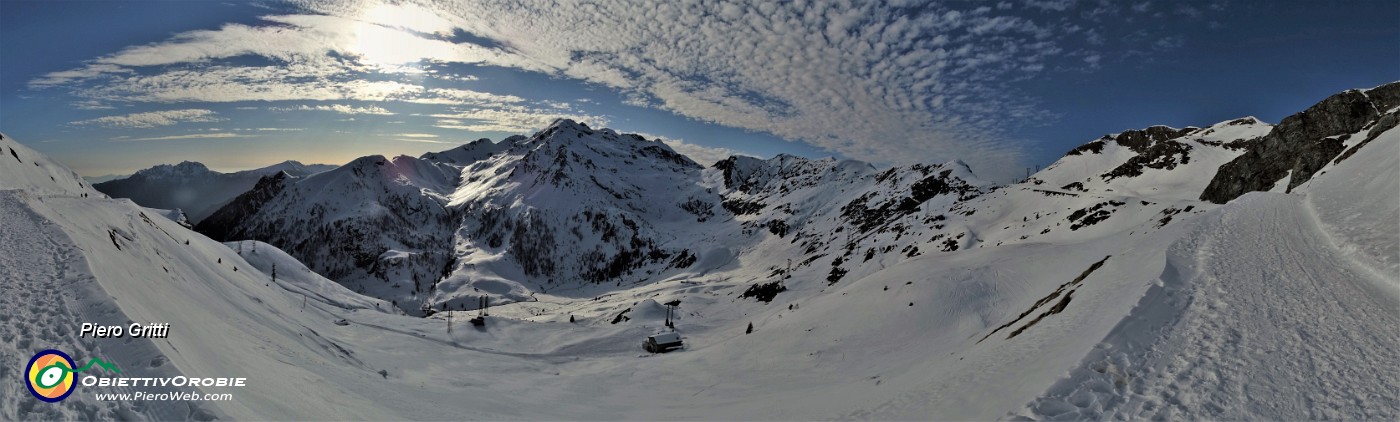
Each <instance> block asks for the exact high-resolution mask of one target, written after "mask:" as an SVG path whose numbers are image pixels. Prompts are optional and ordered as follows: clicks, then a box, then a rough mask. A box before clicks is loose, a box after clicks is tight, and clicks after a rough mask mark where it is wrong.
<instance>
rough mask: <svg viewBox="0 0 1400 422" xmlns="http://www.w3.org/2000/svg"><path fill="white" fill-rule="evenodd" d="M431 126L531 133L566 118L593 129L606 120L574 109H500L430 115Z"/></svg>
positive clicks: (477, 130) (464, 110)
mask: <svg viewBox="0 0 1400 422" xmlns="http://www.w3.org/2000/svg"><path fill="white" fill-rule="evenodd" d="M430 117H435V118H437V119H438V120H437V122H436V123H435V124H433V127H438V128H443V129H457V130H469V131H473V132H505V133H531V132H534V131H536V130H539V129H540V128H543V127H545V126H548V125H549V124H550V123H552V122H554V120H555V119H558V118H569V119H573V120H574V121H577V122H582V123H586V124H588V125H589V126H592V127H605V126H607V124H608V119H607V118H606V117H603V116H599V115H589V114H585V113H580V112H576V111H573V110H560V109H554V108H550V109H541V108H531V107H526V106H508V107H501V108H460V109H457V110H454V111H453V112H450V113H438V114H433V115H431V116H430Z"/></svg>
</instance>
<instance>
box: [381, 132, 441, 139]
mask: <svg viewBox="0 0 1400 422" xmlns="http://www.w3.org/2000/svg"><path fill="white" fill-rule="evenodd" d="M389 136H398V137H403V138H436V137H438V136H437V135H434V134H431V133H400V134H397V135H389Z"/></svg>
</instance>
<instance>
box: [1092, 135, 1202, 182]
mask: <svg viewBox="0 0 1400 422" xmlns="http://www.w3.org/2000/svg"><path fill="white" fill-rule="evenodd" d="M1190 162H1191V146H1190V145H1187V144H1185V143H1182V142H1178V141H1174V140H1163V141H1159V142H1155V143H1154V144H1153V145H1152V146H1150V147H1147V148H1144V149H1143V150H1142V151H1138V155H1137V156H1135V157H1133V158H1129V159H1128V161H1127V162H1125V163H1123V164H1122V165H1120V166H1118V167H1116V168H1114V169H1113V170H1110V171H1109V172H1108V173H1104V174H1102V175H1099V177H1102V178H1103V180H1104V181H1109V180H1113V179H1115V178H1119V177H1137V176H1141V175H1142V173H1143V169H1147V168H1154V169H1159V170H1171V169H1174V168H1176V166H1177V165H1178V164H1187V163H1190ZM1081 189H1082V186H1081Z"/></svg>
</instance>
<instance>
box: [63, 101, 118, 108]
mask: <svg viewBox="0 0 1400 422" xmlns="http://www.w3.org/2000/svg"><path fill="white" fill-rule="evenodd" d="M73 108H76V109H79V110H111V109H114V108H116V107H112V106H111V105H108V104H104V103H102V102H101V101H97V100H85V101H76V102H74V103H73Z"/></svg>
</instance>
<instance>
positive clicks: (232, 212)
mask: <svg viewBox="0 0 1400 422" xmlns="http://www.w3.org/2000/svg"><path fill="white" fill-rule="evenodd" d="M293 179H294V178H293V177H291V176H290V175H288V174H287V173H285V172H278V173H277V174H274V175H271V176H263V177H262V178H261V179H258V183H257V184H256V185H254V186H253V188H252V189H249V190H248V191H247V192H244V193H243V194H241V195H238V196H237V197H235V198H234V199H233V200H232V201H229V203H228V204H226V205H224V206H223V208H219V210H218V211H215V212H214V213H213V214H210V215H209V217H208V218H205V219H204V220H203V221H200V222H199V224H198V225H196V226H195V230H196V231H198V232H200V233H203V234H204V235H205V236H209V238H210V239H214V240H217V241H220V242H225V241H229V240H232V239H230V238H229V235H230V234H231V232H232V231H233V230H234V229H235V228H236V227H237V226H238V223H239V222H240V221H242V220H243V219H244V218H247V217H249V216H251V215H254V214H257V213H258V210H259V209H262V206H263V204H265V203H267V201H268V200H271V199H272V198H274V197H276V196H277V195H278V194H280V193H282V190H283V189H286V187H287V185H288V184H289V183H291V181H292V180H293Z"/></svg>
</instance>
